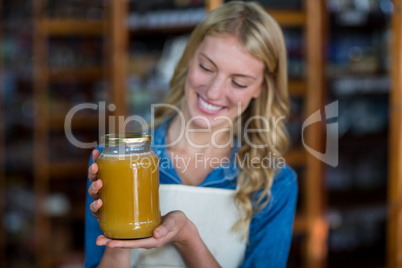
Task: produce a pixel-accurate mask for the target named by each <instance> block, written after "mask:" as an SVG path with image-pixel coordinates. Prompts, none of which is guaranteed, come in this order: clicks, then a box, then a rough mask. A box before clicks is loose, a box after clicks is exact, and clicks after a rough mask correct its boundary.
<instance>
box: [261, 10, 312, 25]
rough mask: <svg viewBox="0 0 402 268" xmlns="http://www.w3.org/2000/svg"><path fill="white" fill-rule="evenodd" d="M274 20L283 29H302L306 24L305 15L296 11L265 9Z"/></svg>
mask: <svg viewBox="0 0 402 268" xmlns="http://www.w3.org/2000/svg"><path fill="white" fill-rule="evenodd" d="M266 10H267V11H268V13H269V14H270V15H271V16H272V17H274V19H275V20H276V21H277V22H278V23H279V24H280V25H281V26H284V27H304V26H305V25H306V23H307V14H306V12H304V11H298V10H275V9H270V8H268V9H266Z"/></svg>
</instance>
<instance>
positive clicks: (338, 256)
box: [0, 0, 402, 268]
mask: <svg viewBox="0 0 402 268" xmlns="http://www.w3.org/2000/svg"><path fill="white" fill-rule="evenodd" d="M222 2H225V1H207V0H205V1H204V0H148V1H140V0H126V1H123V0H118V1H117V0H115V1H104V0H47V1H45V0H42V1H27V0H12V1H11V0H2V1H0V89H1V91H0V122H1V125H0V160H1V162H0V178H1V182H0V199H1V200H0V205H1V208H0V213H1V214H0V219H1V229H0V237H1V241H0V243H1V245H0V246H1V248H0V250H1V252H0V267H10V268H14V267H15V268H25V267H26V268H28V267H60V268H67V267H68V268H72V267H77V268H78V267H84V266H83V265H84V258H85V255H84V221H85V216H84V215H85V198H86V187H87V165H88V160H89V155H90V152H91V149H92V148H94V146H96V144H97V143H98V141H99V136H100V134H101V133H105V132H108V131H109V132H110V131H111V130H112V131H113V128H111V127H110V126H111V125H113V124H111V123H110V122H111V120H116V119H115V118H117V117H116V116H122V115H124V116H129V115H139V116H141V117H143V118H144V119H145V120H151V119H152V115H153V113H152V109H151V105H152V104H157V103H159V102H161V100H162V99H163V97H164V96H165V94H166V92H167V91H168V89H169V79H170V77H171V76H172V74H173V70H174V67H175V64H176V63H177V60H178V59H179V58H180V56H181V53H182V51H183V49H184V46H185V45H186V42H187V38H188V36H189V34H190V33H191V30H192V29H193V28H194V26H195V25H196V24H197V23H199V22H200V21H202V20H203V19H204V18H205V16H206V14H207V12H208V11H209V10H212V9H213V8H214V7H215V6H217V5H219V4H221V3H222ZM258 2H260V3H261V4H262V5H263V6H264V7H266V9H267V11H268V12H269V13H271V12H272V13H271V14H272V15H273V17H274V18H276V19H277V20H278V22H279V24H280V25H281V26H282V28H283V32H284V36H285V40H286V46H287V50H288V75H289V91H290V95H291V114H290V116H289V118H288V120H289V121H288V129H289V133H290V137H291V148H290V150H289V154H287V155H285V158H286V157H287V158H288V160H289V164H290V165H291V166H292V167H293V168H294V169H295V170H296V172H297V174H298V182H299V189H300V190H299V197H298V198H299V200H298V207H297V209H298V211H297V219H296V222H295V226H294V235H293V240H292V246H291V250H290V255H289V261H288V267H290V268H292V267H314V268H315V267H329V268H337V267H343V268H348V267H353V268H359V267H362V268H363V267H364V268H368V267H400V266H397V265H396V264H394V265H395V266H392V265H391V263H393V260H392V259H393V258H394V257H393V256H392V253H395V252H396V251H397V249H394V248H393V249H392V250H391V249H390V245H391V247H393V246H395V245H396V244H398V243H396V242H395V243H394V244H393V243H391V242H390V229H391V228H390V226H394V227H392V228H395V224H396V225H398V224H397V223H394V222H391V221H392V220H393V218H392V217H391V216H390V202H391V201H394V199H392V198H395V194H394V195H393V197H391V192H392V191H393V190H390V189H391V187H394V188H395V187H396V186H397V185H399V186H400V185H401V183H402V177H401V175H402V174H401V173H397V172H396V171H395V172H393V171H392V172H391V170H392V164H391V163H393V162H392V161H397V160H398V159H399V160H402V158H401V156H400V155H399V156H397V153H395V152H394V150H395V151H396V150H397V147H398V146H397V144H395V143H393V142H394V140H398V139H397V138H394V140H393V138H392V135H391V129H392V127H395V125H393V124H392V122H394V121H393V120H395V119H393V118H392V117H391V110H392V109H391V104H392V103H393V99H392V98H393V96H395V93H393V91H395V90H399V92H400V91H401V89H400V88H399V89H395V87H393V85H397V83H395V81H393V79H394V80H395V79H399V81H400V77H401V76H402V75H401V74H402V69H401V67H399V68H400V69H399V72H400V73H399V74H396V75H395V74H394V75H393V73H392V72H393V71H395V70H393V69H392V68H391V66H393V65H392V64H393V60H394V61H395V60H398V59H399V61H402V60H401V58H402V57H401V56H400V53H399V52H398V48H395V45H394V46H392V44H393V43H392V42H393V38H394V36H396V35H397V34H399V36H401V35H402V29H401V25H402V18H400V21H399V22H400V25H399V27H398V26H395V25H396V23H394V24H393V23H392V22H393V19H394V17H396V16H397V15H396V14H399V15H398V16H399V17H401V14H400V13H401V8H402V1H400V0H395V1H392V0H281V1H279V0H260V1H258ZM400 39H401V40H402V37H400ZM401 42H402V41H401ZM401 45H402V43H401ZM397 53H399V58H398V56H396V54H397ZM399 65H400V66H402V63H399ZM396 70H398V69H396ZM399 83H401V82H399ZM399 85H400V86H401V87H402V84H399ZM393 94H394V95H393ZM399 94H401V93H399ZM398 96H400V95H398ZM394 102H395V100H394ZM331 104H333V105H336V114H335V115H333V116H332V117H331V118H329V117H327V118H326V121H325V120H322V122H321V124H320V123H316V124H313V125H311V126H310V127H311V128H310V129H307V128H306V132H305V133H303V129H304V124H303V123H304V122H305V120H306V119H307V118H308V116H310V115H312V114H313V113H314V112H315V111H317V110H320V109H321V110H322V112H321V114H323V115H324V112H323V111H324V109H325V107H327V106H328V105H331ZM80 105H81V106H80ZM399 105H401V103H399ZM77 107H78V108H77ZM331 107H334V106H331ZM399 109H400V108H399ZM400 113H401V112H400V111H399V116H401V115H400ZM399 118H401V117H399ZM401 119H402V118H401ZM102 120H103V121H102ZM68 124H71V132H68V131H66V128H67V127H66V126H67V125H68ZM330 125H332V126H336V127H334V128H329V126H330ZM135 126H136V125H135V122H134V123H132V124H131V122H130V123H129V124H128V125H127V130H128V131H130V130H132V129H134V128H135ZM400 129H402V128H400ZM334 131H335V132H334ZM396 133H398V132H396ZM399 134H400V135H402V133H400V132H399ZM331 135H332V136H331ZM394 135H397V134H394ZM326 136H327V139H329V137H332V138H333V139H334V140H332V141H331V142H335V141H336V143H337V146H336V152H335V151H333V152H331V153H332V154H333V155H332V156H333V157H336V161H335V162H334V161H330V160H328V161H327V163H324V161H320V160H318V159H317V158H315V157H314V156H312V155H311V154H309V152H308V151H307V150H306V149H305V147H306V146H303V145H305V142H306V144H307V145H308V146H309V147H311V148H314V149H317V151H319V152H322V154H324V152H325V139H326ZM394 137H395V136H394ZM401 147H402V146H400V147H399V148H401ZM401 151H402V150H401V149H399V153H402V152H401ZM391 155H393V156H395V157H393V158H392V161H391V159H390V156H391ZM396 156H397V157H396ZM398 157H399V158H398ZM332 160H333V159H332ZM394 165H395V164H394ZM399 172H401V171H399ZM394 174H399V177H398V178H399V179H395V177H392V176H394ZM391 177H392V178H393V179H391ZM394 188H392V189H394ZM400 188H402V187H400ZM400 188H399V189H400ZM400 194H402V193H400ZM396 199H398V198H397V197H396ZM399 200H400V198H399ZM400 207H401V206H399V209H400ZM400 213H401V212H400ZM392 224H394V225H392ZM401 224H402V223H401ZM396 229H397V228H396ZM396 229H395V230H396ZM395 230H394V229H393V231H395ZM398 232H399V237H401V236H400V233H401V232H402V230H400V228H399V231H398ZM400 243H401V242H399V244H400ZM399 244H398V245H399ZM395 247H396V246H395ZM401 254H402V245H399V255H401ZM395 255H397V253H395ZM399 264H400V265H402V261H401V260H399Z"/></svg>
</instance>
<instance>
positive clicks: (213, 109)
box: [197, 94, 226, 114]
mask: <svg viewBox="0 0 402 268" xmlns="http://www.w3.org/2000/svg"><path fill="white" fill-rule="evenodd" d="M197 100H198V101H197V102H198V107H199V108H200V110H202V111H203V112H205V113H208V114H217V113H219V112H220V111H222V110H223V109H225V108H226V107H225V106H216V105H213V104H211V103H208V102H207V101H205V100H204V99H203V98H201V96H200V95H199V94H197Z"/></svg>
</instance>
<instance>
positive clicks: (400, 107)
mask: <svg viewBox="0 0 402 268" xmlns="http://www.w3.org/2000/svg"><path fill="white" fill-rule="evenodd" d="M393 3H394V13H393V17H392V40H393V41H392V52H391V53H392V73H391V77H392V85H391V96H390V116H391V125H390V143H389V148H390V154H389V159H390V164H389V174H390V175H389V184H388V204H389V211H388V216H389V218H388V219H389V222H388V226H387V228H388V229H387V239H388V242H387V252H388V255H387V267H390V268H397V267H402V166H401V163H402V141H401V137H402V50H401V48H402V1H401V0H395V1H394V2H393Z"/></svg>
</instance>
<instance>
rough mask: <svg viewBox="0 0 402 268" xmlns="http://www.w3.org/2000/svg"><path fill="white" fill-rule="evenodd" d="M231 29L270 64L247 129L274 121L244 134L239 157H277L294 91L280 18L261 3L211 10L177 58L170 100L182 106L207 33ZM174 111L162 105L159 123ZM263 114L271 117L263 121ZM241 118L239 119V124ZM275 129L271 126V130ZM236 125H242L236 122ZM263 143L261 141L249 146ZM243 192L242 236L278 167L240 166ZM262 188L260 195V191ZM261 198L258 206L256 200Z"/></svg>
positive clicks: (282, 147)
mask: <svg viewBox="0 0 402 268" xmlns="http://www.w3.org/2000/svg"><path fill="white" fill-rule="evenodd" d="M220 34H229V35H232V36H236V37H237V38H238V40H239V42H240V43H241V44H242V45H243V46H244V47H245V48H246V50H247V51H248V52H249V53H250V54H251V55H253V56H254V57H256V58H257V59H259V60H261V61H262V62H263V63H264V65H265V71H264V82H263V83H264V85H265V87H266V88H265V89H263V90H262V92H261V94H260V96H259V97H258V98H256V99H253V100H252V101H251V102H250V104H249V106H248V107H247V109H246V110H245V111H244V112H243V114H242V115H241V124H242V126H241V127H242V129H245V128H246V124H247V121H248V120H249V119H250V118H253V119H256V118H260V120H258V119H257V120H251V121H250V122H248V124H247V127H248V128H250V129H265V128H266V127H267V126H266V124H264V122H269V129H270V130H271V131H269V132H262V131H260V132H248V133H247V134H248V142H245V140H244V136H242V137H238V135H239V133H235V135H236V136H237V138H238V139H241V141H242V143H241V144H242V146H241V147H240V148H239V150H238V153H237V157H236V161H237V162H239V161H241V159H244V158H245V157H248V158H249V159H255V158H257V159H263V158H264V157H266V156H268V155H270V156H271V157H272V159H273V160H274V161H273V162H276V161H277V160H278V159H279V157H282V155H283V153H284V152H285V150H286V149H287V146H288V136H287V132H286V128H285V120H281V118H282V117H283V116H285V117H287V115H288V113H289V96H288V89H287V64H286V47H285V42H284V38H283V34H282V31H281V28H280V27H279V25H278V23H277V22H276V21H275V20H274V19H273V18H272V17H271V16H270V15H269V14H268V13H267V12H266V11H265V10H264V9H263V8H262V7H261V6H260V5H259V4H257V3H253V2H241V1H232V2H228V3H226V4H224V5H222V6H221V7H219V8H217V9H215V10H214V11H212V12H211V13H210V14H209V16H208V17H207V18H206V19H205V20H204V21H203V22H202V23H200V24H199V25H198V26H197V27H196V28H195V29H194V31H193V33H192V34H191V36H190V38H189V41H188V44H187V46H186V49H185V50H184V52H183V56H182V58H181V59H180V61H179V62H178V65H177V67H176V69H175V72H174V75H173V77H172V79H171V81H170V87H171V90H170V92H169V93H168V95H167V96H166V98H165V103H167V104H171V105H175V106H176V107H180V105H181V103H182V101H183V100H184V83H185V80H186V76H187V72H188V64H189V62H190V60H191V59H192V57H193V56H194V54H195V52H196V51H197V49H198V47H199V45H200V44H201V42H202V41H203V40H204V38H205V37H206V36H209V35H220ZM173 113H174V111H173V110H172V109H169V108H165V107H163V106H162V107H161V108H160V109H159V110H157V111H156V113H155V118H156V119H155V125H156V126H157V125H159V124H161V123H162V122H163V121H164V120H165V119H167V118H168V117H171V116H172V115H173ZM261 118H263V119H266V120H261ZM239 122H240V120H239V118H238V120H237V121H236V124H235V125H238V124H239ZM273 128H275V129H274V131H272V129H273ZM234 129H235V130H237V129H238V128H237V127H234ZM250 143H251V145H260V146H258V147H262V148H256V146H251V145H250ZM238 166H239V167H241V168H240V172H239V175H238V178H237V179H238V182H237V183H238V189H239V191H238V192H237V194H236V197H235V203H236V205H237V207H238V209H239V211H240V212H241V219H240V220H239V221H238V222H237V223H236V225H235V226H234V228H235V229H237V230H243V235H244V236H245V237H248V229H249V225H250V222H251V218H252V216H253V214H254V213H257V212H258V211H259V210H260V209H262V208H263V207H264V206H266V205H267V204H268V201H269V197H270V189H271V186H272V183H273V177H274V175H275V172H276V170H275V168H274V167H266V166H263V165H260V166H259V167H256V166H255V165H253V167H250V166H247V165H243V166H242V165H240V164H239V165H238ZM257 193H258V194H257ZM257 195H258V199H257V200H256V202H255V204H254V205H253V199H252V198H254V197H255V196H257Z"/></svg>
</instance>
